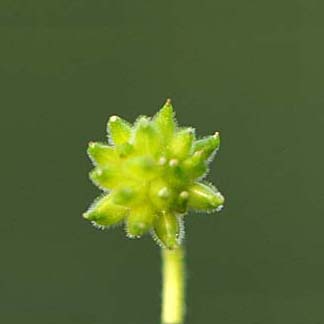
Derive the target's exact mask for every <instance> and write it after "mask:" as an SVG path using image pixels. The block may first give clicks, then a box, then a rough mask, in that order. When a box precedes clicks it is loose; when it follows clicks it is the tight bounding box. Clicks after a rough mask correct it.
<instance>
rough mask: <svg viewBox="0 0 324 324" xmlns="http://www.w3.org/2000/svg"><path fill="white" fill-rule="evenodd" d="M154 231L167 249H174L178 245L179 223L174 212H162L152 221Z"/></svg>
mask: <svg viewBox="0 0 324 324" xmlns="http://www.w3.org/2000/svg"><path fill="white" fill-rule="evenodd" d="M154 232H155V235H156V237H157V238H158V240H159V241H160V242H161V243H162V245H163V246H164V247H166V248H167V249H175V248H176V247H178V246H179V243H180V242H179V223H178V220H177V217H176V216H175V215H174V214H172V213H170V212H162V213H161V214H160V215H159V216H158V217H157V219H156V221H155V223H154Z"/></svg>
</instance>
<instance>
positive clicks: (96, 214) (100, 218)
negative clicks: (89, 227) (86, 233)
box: [83, 195, 129, 226]
mask: <svg viewBox="0 0 324 324" xmlns="http://www.w3.org/2000/svg"><path fill="white" fill-rule="evenodd" d="M128 212H129V210H128V208H125V207H124V206H120V205H116V204H114V203H113V202H112V199H111V196H110V195H106V196H104V197H102V198H100V199H99V200H97V201H96V202H95V203H94V204H93V205H92V206H91V207H90V208H89V210H88V211H87V212H86V213H84V214H83V217H84V218H85V219H87V220H90V221H93V222H94V223H95V224H97V225H101V226H111V225H115V224H118V223H120V222H121V221H122V220H123V219H124V218H125V217H126V216H127V215H128Z"/></svg>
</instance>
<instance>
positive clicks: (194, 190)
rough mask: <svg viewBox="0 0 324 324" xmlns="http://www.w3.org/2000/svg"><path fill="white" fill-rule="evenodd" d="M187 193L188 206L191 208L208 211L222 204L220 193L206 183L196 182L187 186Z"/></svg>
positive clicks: (222, 198)
mask: <svg viewBox="0 0 324 324" xmlns="http://www.w3.org/2000/svg"><path fill="white" fill-rule="evenodd" d="M188 193H189V200H188V206H189V207H191V208H193V209H197V210H206V211H210V210H213V209H217V208H222V207H220V206H223V204H224V197H223V196H222V194H221V193H220V192H218V191H216V190H215V189H214V188H213V187H211V186H210V185H207V184H203V183H199V182H196V183H195V184H193V185H192V186H191V187H190V188H188Z"/></svg>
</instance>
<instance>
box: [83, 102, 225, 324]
mask: <svg viewBox="0 0 324 324" xmlns="http://www.w3.org/2000/svg"><path fill="white" fill-rule="evenodd" d="M107 131H108V136H109V144H110V145H107V144H106V143H95V142H91V143H90V144H89V147H88V155H89V157H90V158H91V160H92V162H93V164H94V166H95V168H94V169H93V170H92V171H91V172H90V178H91V180H92V181H93V182H94V184H95V185H97V186H98V187H99V188H100V189H102V190H103V191H104V194H103V195H102V197H100V198H99V199H97V200H96V201H95V202H94V203H93V204H92V206H91V207H90V208H89V210H88V211H87V212H86V213H84V215H83V217H84V218H86V219H87V220H90V221H91V222H92V224H93V225H95V226H96V227H98V228H102V229H104V228H110V227H111V226H113V225H116V224H121V223H124V224H125V228H126V233H127V236H128V237H130V238H139V237H140V236H142V235H143V234H145V233H148V232H149V233H150V234H151V235H152V237H153V239H154V240H155V241H156V242H157V243H158V244H159V245H160V246H161V248H162V261H163V294H162V323H163V324H181V323H183V317H184V258H185V255H184V250H183V246H182V239H183V233H184V231H183V219H184V215H186V214H187V212H188V210H189V209H193V210H199V211H206V212H211V211H218V210H220V209H221V208H222V206H223V203H224V197H223V196H222V195H221V194H220V193H219V191H218V190H217V189H216V188H215V187H214V186H213V185H211V184H209V183H207V182H204V181H203V180H202V179H203V178H204V176H205V175H206V174H207V173H208V164H209V162H211V160H212V158H213V156H214V153H215V152H216V151H217V150H218V148H219V144H220V137H219V134H218V133H215V134H214V135H212V136H208V137H204V138H201V139H196V136H195V130H194V129H193V128H191V127H186V128H181V127H178V126H177V124H176V121H175V116H174V111H173V108H172V105H171V101H170V100H167V101H166V103H165V105H164V106H163V107H162V108H161V110H160V111H159V112H158V113H157V114H156V115H155V116H154V117H153V118H148V117H146V116H140V117H139V118H138V119H137V120H136V122H135V123H134V125H131V124H130V123H128V122H127V121H125V120H123V119H121V118H120V117H117V116H112V117H110V119H109V121H108V127H107Z"/></svg>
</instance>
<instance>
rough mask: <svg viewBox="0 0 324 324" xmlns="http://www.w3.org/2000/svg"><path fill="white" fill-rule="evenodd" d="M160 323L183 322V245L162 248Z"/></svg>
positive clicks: (175, 323)
mask: <svg viewBox="0 0 324 324" xmlns="http://www.w3.org/2000/svg"><path fill="white" fill-rule="evenodd" d="M161 252H162V313H161V323H162V324H183V323H184V314H185V282H184V281H185V262H184V261H185V253H184V249H183V247H181V246H180V247H178V248H176V249H174V250H169V249H164V248H162V251H161Z"/></svg>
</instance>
